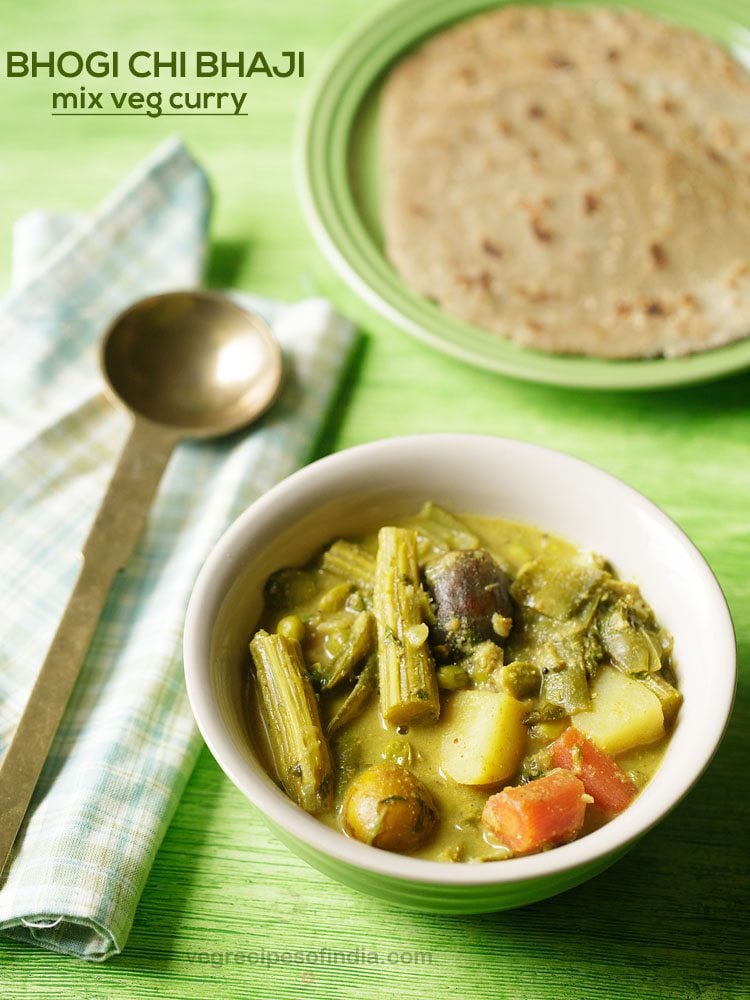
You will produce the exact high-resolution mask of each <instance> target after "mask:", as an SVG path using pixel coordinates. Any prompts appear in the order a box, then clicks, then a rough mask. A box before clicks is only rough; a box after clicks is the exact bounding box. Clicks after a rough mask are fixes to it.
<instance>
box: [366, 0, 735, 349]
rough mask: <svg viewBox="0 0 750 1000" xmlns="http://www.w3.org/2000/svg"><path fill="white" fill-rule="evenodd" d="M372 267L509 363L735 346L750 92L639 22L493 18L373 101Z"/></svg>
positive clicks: (722, 59)
mask: <svg viewBox="0 0 750 1000" xmlns="http://www.w3.org/2000/svg"><path fill="white" fill-rule="evenodd" d="M380 121H381V145H382V155H383V167H384V174H385V183H386V190H385V196H384V207H383V223H384V229H385V235H386V245H387V253H388V256H389V258H390V260H391V261H392V263H393V264H394V266H395V267H396V269H397V270H398V271H399V273H400V274H401V275H402V276H403V278H404V279H405V280H406V282H407V283H408V284H409V285H410V286H411V287H412V288H413V289H415V290H416V291H418V292H419V293H421V294H422V295H424V296H427V297H429V298H430V299H433V300H434V301H435V302H437V303H438V304H439V305H440V306H442V308H443V309H445V311H446V312H447V313H450V314H451V315H452V316H456V317H458V318H460V319H462V320H467V321H469V322H471V323H474V324H477V325H479V326H481V327H484V328H486V329H487V330H490V331H492V332H493V333H496V334H499V335H502V336H505V337H511V338H512V339H513V340H516V341H518V342H519V343H521V344H524V345H527V346H531V347H535V348H539V349H541V350H544V351H550V352H554V353H575V354H588V355H597V356H600V357H607V358H628V357H650V356H655V355H664V356H666V357H675V356H678V355H684V354H689V353H691V352H695V351H702V350H705V349H707V348H712V347H717V346H719V345H721V344H726V343H728V342H730V341H732V340H736V339H737V338H740V337H744V336H745V335H747V334H748V332H749V331H750V74H748V73H747V72H746V71H745V70H744V69H743V68H742V67H741V66H740V65H739V63H737V62H736V61H735V60H734V59H732V58H731V57H730V56H729V55H728V54H727V52H726V51H725V50H723V49H722V48H721V47H720V46H718V45H716V44H714V43H713V42H710V41H708V40H707V39H704V38H702V37H700V36H698V35H695V34H693V33H692V32H689V31H687V30H684V29H682V28H679V27H676V26H674V25H671V24H667V23H665V22H662V21H659V20H657V19H655V18H652V17H649V16H647V15H645V14H641V13H638V12H636V11H626V10H614V9H607V8H597V7H593V8H584V9H566V8H562V7H544V8H542V7H518V8H514V7H510V8H503V9H500V10H497V11H493V12H491V13H488V14H483V15H481V16H479V17H477V18H475V19H473V20H471V21H468V22H465V23H462V24H460V25H458V26H457V27H454V28H450V29H448V30H446V31H444V32H442V33H440V34H438V35H436V36H434V37H432V38H431V39H429V40H428V41H427V42H426V43H425V44H424V45H422V47H421V48H419V49H418V50H417V51H416V52H415V53H414V54H412V55H410V56H408V57H406V58H405V59H404V60H402V61H401V62H400V63H399V64H397V65H396V67H395V68H394V69H393V70H392V72H391V74H390V76H389V78H388V79H387V81H386V83H385V86H384V89H383V94H382V100H381V115H380Z"/></svg>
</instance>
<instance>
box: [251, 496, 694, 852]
mask: <svg viewBox="0 0 750 1000" xmlns="http://www.w3.org/2000/svg"><path fill="white" fill-rule="evenodd" d="M250 651H251V654H252V669H251V670H250V671H249V686H248V700H249V712H250V718H251V728H252V731H253V732H254V733H255V734H257V742H258V743H259V744H260V746H259V749H260V751H261V753H262V755H263V757H264V759H265V761H266V764H267V767H268V769H269V771H270V773H272V774H273V775H274V777H275V779H276V780H277V781H278V782H279V783H280V785H281V786H282V787H283V788H284V789H285V791H286V793H287V794H288V795H289V797H290V798H292V799H293V800H294V801H295V802H297V803H298V804H299V805H300V806H301V807H302V808H303V809H306V810H307V811H308V812H310V813H314V814H316V815H317V816H318V817H319V818H320V819H321V820H322V821H323V822H325V823H327V824H329V825H330V826H333V827H335V828H336V829H340V830H343V832H344V833H346V834H347V835H349V836H351V837H354V838H356V839H357V840H360V841H362V842H364V843H367V844H371V845H373V846H375V847H379V848H383V849H385V850H390V851H398V852H402V853H409V854H414V855H416V856H419V857H424V858H429V859H433V860H443V861H469V862H471V861H474V862H476V861H491V860H499V859H503V858H507V857H511V856H513V855H517V854H529V853H534V852H536V851H540V850H545V849H547V848H550V847H554V846H556V845H558V844H561V843H564V842H566V841H569V840H572V839H574V838H576V837H579V836H581V835H582V834H585V833H587V832H589V831H590V830H592V829H595V828H596V827H597V826H600V825H601V824H602V823H604V822H606V821H607V820H609V819H611V818H612V817H613V816H615V815H616V814H617V813H619V812H621V811H622V810H623V809H625V808H627V806H628V805H629V804H630V802H631V801H632V800H633V798H634V797H635V796H636V795H637V794H638V792H639V790H640V789H641V788H642V787H643V785H644V784H645V783H646V782H647V781H648V780H649V778H650V777H651V776H652V774H653V772H654V770H655V769H656V767H657V765H658V762H659V760H660V757H661V754H662V753H663V750H664V747H665V745H666V741H667V739H668V736H669V732H670V730H671V727H672V725H673V723H674V720H675V716H676V714H677V712H678V710H679V706H680V702H681V696H680V694H679V692H678V690H677V687H676V680H675V675H674V671H673V668H672V663H671V652H672V642H671V638H670V636H669V635H668V634H667V633H666V632H665V631H664V630H663V629H662V628H661V627H660V626H659V624H658V622H657V621H656V619H655V617H654V613H653V611H652V610H651V608H650V607H649V605H648V604H647V603H646V602H645V601H644V599H643V597H642V596H641V594H640V591H639V589H638V587H636V586H635V585H634V584H632V583H626V582H623V581H621V580H619V579H618V578H617V577H616V576H615V574H614V573H613V571H612V569H611V567H609V566H608V564H607V563H606V562H605V560H604V559H603V558H601V557H600V556H598V555H595V554H593V553H590V552H584V551H580V550H577V549H576V548H575V547H574V546H572V545H570V544H569V543H567V542H565V541H563V540H561V539H559V538H556V537H553V536H551V535H549V534H546V533H544V532H542V531H539V530H538V529H536V528H533V527H530V526H528V525H524V524H518V523H515V522H510V521H504V520H499V519H491V518H485V517H478V516H474V515H462V516H461V518H460V519H459V518H458V517H456V516H454V515H453V514H451V513H449V512H448V511H445V510H443V509H442V508H440V507H438V506H436V505H434V504H426V505H425V506H424V507H423V509H422V510H421V511H420V512H419V513H418V514H417V515H415V516H414V517H411V518H406V519H403V520H400V521H399V522H397V523H394V524H390V525H387V526H385V527H382V528H381V529H380V530H379V531H378V532H377V533H373V534H370V535H367V536H366V537H362V538H358V539H355V540H344V539H339V540H336V541H334V542H333V543H332V544H331V545H330V546H329V547H328V548H326V549H325V550H324V551H323V552H322V553H321V554H319V556H317V557H316V558H315V559H314V560H313V561H312V562H311V563H310V564H309V565H307V566H305V567H302V568H291V569H283V570H281V571H279V572H277V573H275V574H274V575H273V576H271V578H270V579H269V580H268V582H267V585H266V590H265V605H264V610H263V615H262V619H261V627H260V629H259V630H258V632H257V633H256V634H255V636H254V637H253V639H252V641H251V643H250Z"/></svg>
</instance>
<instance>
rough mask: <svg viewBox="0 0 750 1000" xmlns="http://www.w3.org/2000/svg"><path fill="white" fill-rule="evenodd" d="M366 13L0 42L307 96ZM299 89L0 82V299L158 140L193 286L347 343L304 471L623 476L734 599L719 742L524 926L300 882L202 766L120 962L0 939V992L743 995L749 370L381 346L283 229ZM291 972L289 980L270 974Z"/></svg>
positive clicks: (27, 32)
mask: <svg viewBox="0 0 750 1000" xmlns="http://www.w3.org/2000/svg"><path fill="white" fill-rule="evenodd" d="M707 2H708V0H707ZM370 6H371V5H370V3H368V2H367V0H320V2H319V3H318V4H309V3H304V2H302V0H275V2H274V3H273V4H268V3H264V2H262V0H246V2H245V3H243V4H238V3H237V2H236V0H211V2H210V3H209V2H208V0H204V2H202V3H199V4H192V5H190V6H189V7H188V5H185V4H183V3H182V2H181V0H148V2H146V0H131V2H130V3H128V4H110V5H104V4H100V3H98V2H96V0H67V2H66V3H65V4H59V3H56V2H54V0H36V2H35V3H21V2H20V0H4V2H3V22H4V24H3V27H4V30H3V46H4V47H6V46H7V47H8V48H14V49H30V48H36V49H42V50H45V49H56V50H63V49H67V48H73V49H79V50H87V49H91V48H101V47H105V48H112V47H115V46H116V47H117V48H119V49H120V50H122V51H132V50H134V49H138V48H144V49H149V50H152V49H155V48H161V49H163V50H171V49H187V50H194V49H196V48H201V49H230V50H231V49H236V48H237V47H238V46H241V47H243V48H244V49H247V50H253V51H254V50H256V49H264V50H267V51H274V52H277V51H279V50H280V49H282V48H284V49H304V50H305V52H306V68H307V73H308V76H309V75H310V74H311V73H313V72H314V71H315V69H316V67H317V66H318V65H319V63H320V59H321V57H322V55H323V53H324V52H325V50H326V49H327V47H329V46H330V45H331V43H333V42H334V41H335V39H336V38H337V37H338V36H339V34H340V33H341V32H342V31H343V30H345V29H346V28H347V27H348V26H349V25H350V24H351V23H352V22H353V21H354V20H355V19H356V18H357V17H358V16H360V15H361V14H363V13H365V12H366V10H367V9H369V7H370ZM307 83H308V81H307V79H305V80H297V79H288V80H273V81H268V82H265V81H264V82H256V83H254V84H253V86H252V88H251V90H252V95H251V98H250V101H251V104H250V109H249V110H250V114H249V116H248V117H246V118H237V119H228V118H191V119H181V120H179V121H177V120H175V119H169V118H161V119H158V120H154V121H151V120H148V119H142V118H125V119H121V118H97V119H91V118H70V119H62V118H51V117H50V116H49V114H48V107H47V102H48V94H49V90H50V87H49V81H36V83H34V84H32V83H29V82H24V81H13V84H14V85H13V86H11V85H10V81H6V80H0V127H1V128H2V139H1V140H0V141H1V142H2V156H1V157H0V190H2V192H3V198H2V202H0V231H1V232H2V233H3V235H4V239H3V243H2V246H0V270H1V271H2V277H3V278H4V279H6V281H7V276H8V273H9V267H10V249H9V235H10V227H11V224H12V222H13V219H14V218H15V217H16V216H18V215H19V214H21V213H22V212H24V211H26V210H27V209H30V208H32V207H38V206H43V207H45V208H59V209H69V208H76V209H79V210H85V209H87V208H89V207H91V206H92V205H93V204H94V203H95V201H96V200H97V199H98V198H100V197H101V196H103V195H104V194H106V193H107V192H108V190H109V189H110V188H111V187H112V186H113V185H114V184H115V183H116V182H117V181H118V180H119V178H120V177H121V176H122V175H123V173H124V172H125V171H126V170H127V169H129V168H130V167H131V166H134V165H135V164H136V163H137V162H138V161H139V160H140V159H141V158H142V157H143V156H144V155H145V154H146V153H147V152H148V151H149V150H151V149H152V148H153V147H154V146H155V145H156V143H157V142H158V141H159V140H160V139H161V138H163V137H164V136H165V135H167V134H169V133H170V132H171V131H173V130H174V126H175V124H178V125H179V127H180V132H181V133H182V134H183V135H184V137H185V138H186V140H187V141H188V143H189V145H190V146H191V148H192V149H193V151H194V153H195V154H196V155H197V156H198V158H199V159H200V160H201V161H202V162H203V163H204V165H205V166H206V167H207V169H208V170H209V172H210V174H211V176H212V179H213V181H214V185H215V189H216V192H217V205H216V212H215V219H214V230H213V237H214V248H213V254H212V259H211V266H210V274H209V278H210V280H211V281H212V282H213V283H215V284H219V285H228V284H233V285H236V286H239V287H243V288H247V289H250V290H252V291H257V292H262V293H263V294H267V295H275V296H278V297H281V298H290V299H291V298H295V297H299V296H301V295H304V294H309V293H310V292H311V291H316V292H319V293H323V294H326V295H328V296H330V297H331V298H332V299H333V300H334V301H335V302H336V303H337V304H338V306H339V307H340V308H341V309H342V310H343V311H346V312H348V313H349V314H350V315H351V316H352V317H353V318H355V319H356V320H357V321H358V323H359V325H360V327H361V330H362V341H361V346H360V350H359V352H358V354H357V357H356V359H355V364H354V366H353V369H352V371H351V372H350V376H349V378H348V380H347V384H346V386H345V389H344V391H343V392H342V394H341V396H340V398H339V400H338V402H337V406H336V410H335V413H334V414H333V416H332V419H331V423H330V426H329V428H328V432H327V435H326V438H325V440H324V442H323V443H322V444H321V448H320V450H321V451H330V450H333V449H339V448H344V447H347V446H349V445H352V444H357V443H359V442H363V441H368V440H372V439H374V438H378V437H383V436H389V435H394V434H399V433H403V432H419V431H428V430H464V431H480V432H486V433H497V434H503V435H510V436H516V437H520V438H524V439H526V440H529V441H535V442H539V443H542V444H545V445H550V446H552V447H556V448H561V449H563V450H565V451H569V452H572V453H574V454H576V455H578V456H580V457H581V458H584V459H587V460H589V461H592V462H595V463H596V464H598V465H601V466H602V467H604V468H605V469H607V470H609V471H610V472H613V473H615V474H616V475H618V476H621V477H622V478H624V479H626V480H627V481H628V482H630V483H631V484H632V485H633V486H635V487H636V488H638V489H640V490H642V491H643V492H644V493H646V494H647V495H648V496H649V497H651V498H652V499H653V500H654V501H656V503H658V504H660V505H661V506H662V507H663V508H664V509H665V510H666V511H667V512H668V513H669V514H670V515H671V516H672V517H673V518H675V520H676V521H677V522H678V523H679V524H680V525H681V526H682V527H683V528H684V529H685V530H686V531H687V532H688V533H689V534H690V535H691V537H692V538H693V539H694V541H695V542H696V543H697V544H698V546H699V547H700V548H701V550H702V551H703V553H704V554H705V555H706V557H707V558H708V560H709V561H710V563H711V565H712V566H713V568H714V570H715V571H716V573H717V575H718V577H719V580H720V582H721V584H722V586H723V587H724V590H725V592H726V594H727V596H728V599H729V603H730V605H731V609H732V613H733V615H734V620H735V624H736V628H737V634H738V640H739V654H740V683H739V689H738V694H737V701H736V707H735V711H734V715H733V719H732V722H731V725H730V728H729V731H728V733H727V736H726V739H725V741H724V743H723V745H722V747H721V749H720V751H719V753H718V755H717V756H716V758H715V760H714V762H713V763H712V765H711V767H710V768H709V770H708V772H707V773H706V774H705V776H704V777H703V779H702V780H701V782H700V784H699V785H698V787H697V788H696V789H695V790H694V791H693V792H692V794H691V795H690V796H689V797H688V798H687V800H686V801H685V802H684V803H683V804H682V805H681V806H680V807H679V808H678V809H677V810H676V811H675V812H674V813H673V814H672V815H671V817H670V818H669V819H668V820H667V821H666V822H665V823H663V824H662V825H661V826H660V827H659V828H658V829H656V830H654V831H653V832H652V833H651V834H649V835H648V836H647V837H646V838H645V839H644V840H643V841H642V842H641V843H640V844H639V846H638V847H636V849H635V850H633V851H632V852H631V853H630V854H629V855H628V856H627V857H626V858H625V859H624V860H623V861H621V862H620V863H619V864H617V865H616V866H615V867H614V868H612V869H610V870H609V871H608V872H606V873H605V874H603V875H601V876H599V877H598V878H597V879H595V880H594V881H592V882H589V883H588V884H586V885H584V886H583V887H581V888H579V889H577V890H574V891H572V892H570V893H567V894H566V895H564V896H561V897H558V898H556V899H553V900H550V901H547V902H544V903H540V904H537V905H535V906H532V907H529V908H527V909H524V910H520V911H516V912H511V913H505V914H499V915H487V916H480V917H464V918H443V917H437V916H430V915H419V914H413V913H402V912H400V911H398V910H395V909H392V908H390V907H388V906H386V905H384V904H381V903H379V902H375V901H372V900H369V899H366V898H364V897H358V896H356V895H355V894H353V893H352V892H351V891H349V890H347V889H344V888H343V887H340V886H338V885H337V884H334V883H332V882H330V881H328V880H327V879H326V878H324V877H323V876H322V875H319V874H318V873H317V872H316V871H313V870H312V869H310V868H308V867H306V866H305V865H304V864H303V863H302V862H301V861H298V860H297V859H296V858H295V857H294V856H292V855H291V854H289V853H288V852H287V851H286V850H285V849H283V848H282V847H280V846H279V845H278V844H277V843H275V842H274V840H273V839H272V838H271V837H270V836H269V834H268V833H267V832H266V829H265V827H264V825H263V823H262V822H261V820H260V818H259V817H258V815H257V814H256V813H255V812H254V811H253V809H252V808H251V807H250V806H249V805H248V804H247V803H246V802H245V800H244V799H243V798H242V797H241V795H240V793H239V792H238V791H237V790H236V789H235V788H234V787H233V786H232V785H231V784H230V783H229V781H228V780H227V779H226V778H225V777H224V776H223V775H222V773H221V772H220V770H219V768H218V767H217V765H216V764H215V763H214V761H213V759H212V758H211V756H210V755H209V754H208V752H207V751H204V752H203V753H202V755H201V757H200V760H199V762H198V765H197V768H196V770H195V773H194V775H193V777H192V779H191V781H190V783H189V785H188V787H187V790H186V792H185V796H184V799H183V801H182V803H181V805H180V807H179V809H178V811H177V814H176V816H175V819H174V822H173V823H172V826H171V828H170V830H169V832H168V834H167V836H166V839H165V841H164V844H163V846H162V849H161V851H160V852H159V855H158V858H157V861H156V864H155V866H154V868H153V870H152V873H151V877H150V879H149V882H148V885H147V887H146V891H145V893H144V896H143V899H142V902H141V905H140V908H139V910H138V913H137V916H136V921H135V926H134V928H133V933H132V935H131V938H130V941H129V943H128V946H127V949H126V951H125V952H124V954H123V955H121V956H120V957H118V958H115V959H113V960H112V961H110V962H109V963H107V964H105V965H103V966H89V965H86V964H84V963H81V962H78V961H75V960H73V959H65V958H61V957H58V956H54V955H51V954H48V953H45V952H42V951H39V950H35V949H33V948H30V947H25V946H22V945H17V944H11V943H8V942H6V941H2V940H0V966H1V969H0V996H3V997H13V998H15V997H21V996H33V997H40V996H53V997H55V996H59V997H66V998H68V997H69V998H75V997H81V998H83V997H92V998H93V997H97V998H98V997H120V996H122V997H129V998H132V997H148V996H152V995H153V996H159V997H163V998H167V997H176V998H182V997H200V998H207V997H214V996H215V997H328V996H331V997H334V996H336V997H366V998H370V997H373V998H374V997H388V996H401V997H413V998H424V997H432V996H435V997H437V996H450V997H455V998H470V997H488V998H490V997H491V998H498V1000H500V998H508V1000H517V998H518V1000H521V998H529V1000H532V998H533V1000H536V998H548V997H549V998H560V997H576V998H578V997H597V998H607V1000H609V998H627V1000H631V998H643V1000H646V998H655V1000H657V998H658V1000H663V998H672V997H674V998H684V1000H688V998H690V1000H698V998H706V1000H708V998H723V997H742V996H748V995H750V976H749V975H748V956H749V954H750V949H749V948H748V926H749V925H748V914H747V901H748V896H749V895H750V892H749V890H750V885H749V882H748V867H747V854H748V829H749V828H750V800H749V799H748V795H747V768H748V755H747V733H748V731H749V730H750V691H749V689H750V676H749V672H750V374H747V373H746V374H743V375H738V376H736V377H734V378H730V379H726V380H724V381H722V382H719V383H715V384H713V385H707V386H704V387H698V388H692V389H685V390H676V391H670V392H665V393H649V394H633V395H626V394H613V393H580V392H574V391H568V390H556V389H551V388H542V387H536V386H533V385H525V384H522V383H520V382H514V381H511V380H507V379H503V378H501V377H498V376H493V375H489V374H485V373H482V372H480V371H476V370H473V369H471V368H469V367H466V366H464V365H462V364H460V363H458V362H455V361H451V360H450V359H447V358H445V357H442V356H441V355H439V354H436V353H434V352H432V351H431V350H429V349H428V348H426V347H422V346H421V345H419V344H417V343H415V342H413V341H411V340H410V339H408V338H407V337H406V336H404V335H403V334H401V333H399V332H398V331H397V330H395V329H393V328H391V327H390V326H389V325H388V324H387V323H386V322H384V321H383V320H382V319H380V318H379V317H377V316H375V315H374V314H373V313H372V312H371V311H370V310H369V309H368V308H367V307H365V306H364V305H363V304H362V303H361V302H359V301H358V299H357V298H356V297H355V296H354V295H353V294H352V293H350V292H349V291H348V290H347V289H346V288H345V286H344V285H343V284H342V283H341V281H340V280H339V279H338V278H337V277H336V276H335V275H334V274H333V272H332V271H331V270H330V268H329V267H328V265H327V264H326V263H325V261H324V260H323V259H322V258H321V257H320V255H319V253H318V252H317V250H316V249H315V247H314V245H313V243H312V240H311V238H310V236H309V235H308V232H307V230H306V227H305V225H304V223H303V220H302V218H301V215H300V211H299V208H298V205H297V202H296V198H295V195H294V192H293V185H292V172H291V160H290V148H291V140H292V133H293V126H294V119H295V114H296V111H297V108H298V105H299V101H300V98H301V96H302V93H303V90H304V88H305V86H306V85H307ZM706 669H707V670H710V669H711V664H710V663H707V664H706ZM326 949H328V950H329V951H328V952H326ZM290 951H292V952H299V951H301V952H303V953H304V957H305V962H304V963H300V962H298V961H296V960H294V959H292V960H290V959H289V957H287V958H286V959H285V958H284V956H283V954H282V953H283V952H290ZM331 951H335V952H347V953H349V954H348V958H347V959H346V960H344V961H343V962H342V960H341V959H337V960H336V961H334V960H333V959H332V958H331V955H330V952H331ZM248 955H250V958H249V959H248V957H247V956H248ZM363 955H364V956H367V957H365V958H364V960H363ZM242 956H244V960H243V958H242ZM369 956H377V959H375V958H372V957H369Z"/></svg>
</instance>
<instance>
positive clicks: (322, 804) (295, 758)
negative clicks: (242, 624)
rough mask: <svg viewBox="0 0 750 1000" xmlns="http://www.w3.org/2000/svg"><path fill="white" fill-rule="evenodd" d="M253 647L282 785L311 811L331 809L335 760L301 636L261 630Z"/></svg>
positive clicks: (251, 650)
mask: <svg viewBox="0 0 750 1000" xmlns="http://www.w3.org/2000/svg"><path fill="white" fill-rule="evenodd" d="M250 652H251V654H252V657H253V663H254V664H255V674H256V677H257V681H258V693H259V704H260V710H261V714H262V716H263V720H264V722H265V725H266V730H267V732H268V737H269V740H270V744H271V752H272V754H273V759H274V763H275V765H276V772H277V774H278V776H279V778H280V779H281V783H282V785H283V786H284V789H285V790H286V792H287V794H288V795H289V797H290V798H292V799H294V801H295V802H296V803H297V804H298V805H300V806H301V807H302V808H303V809H305V810H306V811H307V812H309V813H317V812H320V811H321V810H325V809H329V808H330V806H331V801H332V795H333V764H332V761H331V754H330V751H329V749H328V743H327V742H326V738H325V735H324V734H323V729H322V727H321V724H320V715H319V713H318V702H317V699H316V697H315V694H314V692H313V689H312V687H311V685H310V682H309V680H308V678H307V674H306V671H305V664H304V660H303V658H302V648H301V646H300V644H299V642H298V641H297V640H296V639H290V638H288V637H287V636H284V635H269V634H268V632H264V631H263V630H261V631H259V632H257V633H256V634H255V636H254V637H253V640H252V642H251V643H250Z"/></svg>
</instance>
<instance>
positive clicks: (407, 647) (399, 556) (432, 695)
mask: <svg viewBox="0 0 750 1000" xmlns="http://www.w3.org/2000/svg"><path fill="white" fill-rule="evenodd" d="M424 600H425V597H424V591H423V589H422V585H421V583H420V580H419V565H418V561H417V535H416V532H415V531H411V530H409V529H407V528H394V527H386V528H381V529H380V532H379V533H378V554H377V559H376V562H375V587H374V591H373V610H374V612H375V620H376V622H377V629H378V662H379V665H380V710H381V713H382V715H383V719H384V720H385V721H386V723H387V724H388V725H393V726H398V725H408V724H409V723H412V722H418V721H419V722H435V721H436V720H437V718H438V715H439V714H440V698H439V695H438V686H437V679H436V677H435V663H434V661H433V659H432V653H431V652H430V647H429V644H428V642H427V636H426V634H425V632H426V630H425V629H422V628H421V626H422V625H424V624H425V623H424V620H423V619H424V615H423V607H424Z"/></svg>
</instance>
